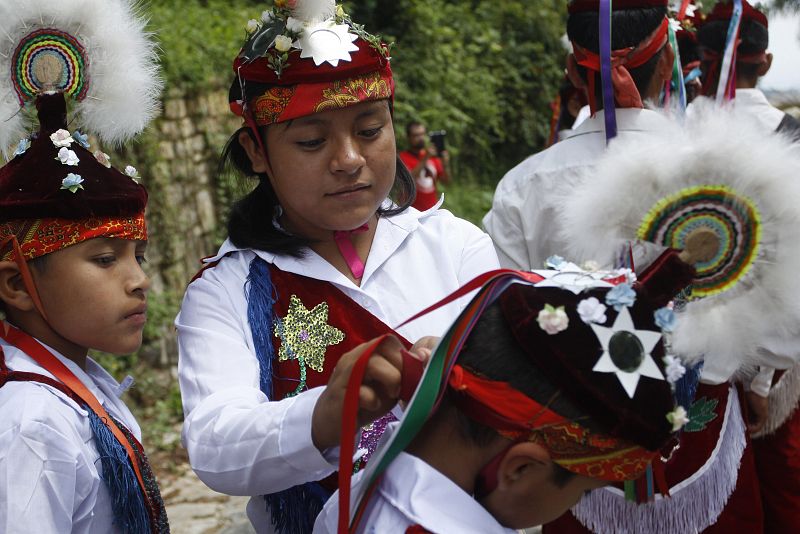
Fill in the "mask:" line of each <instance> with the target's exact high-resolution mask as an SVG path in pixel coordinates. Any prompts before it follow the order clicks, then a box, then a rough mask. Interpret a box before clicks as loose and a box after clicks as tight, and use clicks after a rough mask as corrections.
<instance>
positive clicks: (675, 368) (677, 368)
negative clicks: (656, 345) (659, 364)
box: [664, 355, 686, 384]
mask: <svg viewBox="0 0 800 534" xmlns="http://www.w3.org/2000/svg"><path fill="white" fill-rule="evenodd" d="M664 365H666V371H667V382H669V383H670V384H674V383H675V382H677V381H678V380H680V379H681V378H682V377H683V375H685V374H686V367H684V366H683V363H681V361H680V360H679V359H678V358H676V357H675V356H670V355H667V356H664Z"/></svg>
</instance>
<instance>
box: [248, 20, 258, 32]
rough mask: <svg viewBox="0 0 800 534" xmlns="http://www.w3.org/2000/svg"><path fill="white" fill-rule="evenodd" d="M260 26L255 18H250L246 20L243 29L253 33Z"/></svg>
mask: <svg viewBox="0 0 800 534" xmlns="http://www.w3.org/2000/svg"><path fill="white" fill-rule="evenodd" d="M260 27H261V25H260V24H259V23H258V21H257V20H256V19H250V20H248V21H247V26H245V29H246V30H247V33H254V32H255V31H256V30H258V28H260Z"/></svg>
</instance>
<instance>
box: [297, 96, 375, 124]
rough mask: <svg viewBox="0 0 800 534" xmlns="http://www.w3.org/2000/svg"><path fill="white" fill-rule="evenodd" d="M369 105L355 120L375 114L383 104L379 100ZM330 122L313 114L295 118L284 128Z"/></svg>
mask: <svg viewBox="0 0 800 534" xmlns="http://www.w3.org/2000/svg"><path fill="white" fill-rule="evenodd" d="M370 104H372V105H371V106H369V107H368V108H367V109H365V110H364V111H362V112H361V113H359V114H358V115H356V120H359V119H363V118H365V117H370V116H372V115H377V114H378V113H380V110H381V108H382V107H383V104H382V102H381V101H376V102H371V103H370ZM330 122H331V120H330V119H321V118H319V117H314V116H313V115H312V116H310V117H302V118H300V119H295V120H293V121H291V124H289V125H287V126H286V129H287V130H288V129H290V128H291V127H292V126H295V125H297V126H317V125H326V124H329V123H330Z"/></svg>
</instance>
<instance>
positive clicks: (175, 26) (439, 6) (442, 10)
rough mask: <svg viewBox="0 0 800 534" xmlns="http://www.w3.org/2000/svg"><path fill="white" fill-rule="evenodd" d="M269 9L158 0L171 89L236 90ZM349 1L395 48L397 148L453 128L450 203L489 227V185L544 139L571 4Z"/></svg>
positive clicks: (242, 1) (218, 0)
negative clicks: (419, 127) (254, 22)
mask: <svg viewBox="0 0 800 534" xmlns="http://www.w3.org/2000/svg"><path fill="white" fill-rule="evenodd" d="M267 5H268V2H264V1H258V0H150V2H149V4H148V6H149V7H148V11H149V14H150V17H151V28H152V30H153V31H154V32H155V33H156V34H157V36H158V38H159V40H160V42H161V47H162V50H163V54H162V65H163V69H164V73H165V75H166V78H167V87H168V89H169V88H178V89H180V90H181V91H183V92H201V91H204V90H207V89H209V88H224V87H227V85H228V84H229V83H230V80H231V75H232V73H231V61H232V59H233V56H234V55H235V53H236V51H237V50H238V48H239V46H240V45H241V43H242V41H243V39H244V37H245V32H244V25H245V23H246V21H247V20H248V19H250V18H258V17H259V15H260V13H261V11H262V10H263V9H264V7H265V6H267ZM344 6H345V8H346V9H347V11H348V12H349V13H350V14H351V15H352V16H353V19H354V20H357V21H359V22H363V23H364V24H365V26H366V27H367V29H368V30H369V31H371V32H373V33H379V34H381V35H383V36H384V37H385V38H386V39H388V40H390V41H393V42H394V43H395V45H394V48H393V54H392V55H393V60H392V68H393V70H394V72H395V76H396V80H397V95H396V102H395V127H396V130H397V135H398V143H399V144H400V145H401V147H402V144H403V140H404V139H405V131H404V130H405V124H406V123H407V122H408V121H410V120H412V119H413V120H421V121H423V122H424V123H426V124H427V125H428V127H429V129H431V130H439V129H444V130H447V132H448V139H447V141H448V147H449V149H450V151H451V154H452V156H453V171H454V175H455V177H456V183H455V184H454V185H453V186H451V188H450V190H448V191H447V193H448V194H447V207H448V208H450V209H451V210H453V211H455V212H457V213H458V214H460V215H461V216H464V217H466V218H469V219H471V220H473V222H479V220H480V218H481V217H482V215H483V213H484V212H485V211H486V210H488V208H489V205H490V200H491V197H490V196H488V197H487V195H482V194H480V192H481V191H483V190H489V189H493V187H494V184H495V183H496V182H497V181H498V180H499V179H500V178H501V177H502V176H503V174H504V173H505V172H506V171H507V170H508V169H510V168H511V167H512V166H514V165H515V164H516V163H518V162H519V161H521V160H522V159H523V158H524V157H525V156H527V155H529V154H531V153H533V152H535V151H537V150H539V149H541V148H542V146H543V144H544V142H545V141H546V138H547V134H548V129H549V119H550V108H549V105H548V104H549V102H550V101H551V100H552V99H553V97H554V95H555V91H556V87H557V83H558V80H559V78H560V76H561V72H562V69H563V63H564V54H565V53H564V49H563V47H562V45H561V43H560V41H559V39H560V36H561V34H562V33H563V32H564V20H565V14H566V8H565V6H566V2H565V0H544V1H537V2H532V1H530V0H506V1H503V2H488V1H485V0H360V1H347V2H344ZM462 187H463V188H465V189H466V191H467V192H468V193H469V194H467V195H465V194H463V193H464V191H462V190H461V188H462ZM473 194H475V195H476V198H474V199H473V198H471V197H472V195H473ZM462 199H463V200H464V201H465V204H464V205H463V206H462V203H461V202H460V201H461V200H462ZM476 201H477V202H476Z"/></svg>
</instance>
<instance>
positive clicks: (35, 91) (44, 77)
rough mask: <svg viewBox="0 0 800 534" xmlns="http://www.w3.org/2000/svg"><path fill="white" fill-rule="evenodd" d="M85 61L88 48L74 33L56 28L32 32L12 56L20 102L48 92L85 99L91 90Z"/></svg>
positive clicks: (14, 78) (13, 80)
mask: <svg viewBox="0 0 800 534" xmlns="http://www.w3.org/2000/svg"><path fill="white" fill-rule="evenodd" d="M86 64H87V56H86V50H85V49H84V47H83V45H82V44H81V43H80V42H79V41H78V40H77V39H76V38H75V37H73V36H72V35H70V34H68V33H66V32H62V31H59V30H57V29H54V28H43V29H38V30H35V31H33V32H31V33H30V34H28V35H27V36H25V38H23V39H22V41H20V43H19V45H17V48H16V50H15V51H14V56H13V57H12V59H11V68H12V69H13V70H12V75H11V79H12V83H13V86H14V91H15V92H16V93H17V96H18V97H19V101H20V104H21V105H22V104H24V103H25V102H27V101H29V100H33V99H34V98H35V97H36V96H37V95H39V94H41V93H43V92H45V91H56V92H59V93H63V94H65V95H68V96H71V97H73V98H75V99H76V100H79V101H80V100H83V99H84V98H85V97H86V91H87V89H88V85H87V84H86V80H85V77H86Z"/></svg>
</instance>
